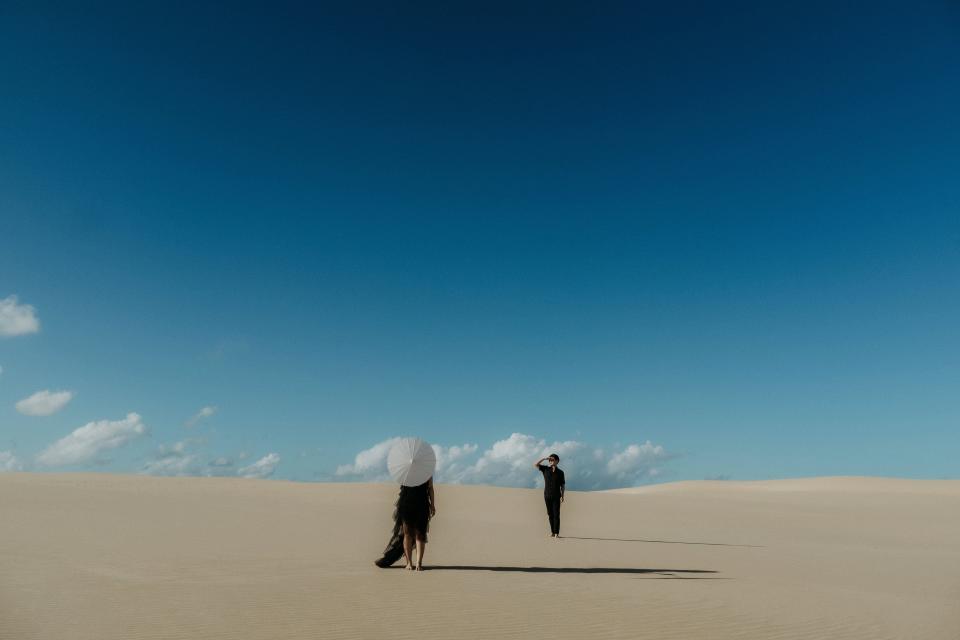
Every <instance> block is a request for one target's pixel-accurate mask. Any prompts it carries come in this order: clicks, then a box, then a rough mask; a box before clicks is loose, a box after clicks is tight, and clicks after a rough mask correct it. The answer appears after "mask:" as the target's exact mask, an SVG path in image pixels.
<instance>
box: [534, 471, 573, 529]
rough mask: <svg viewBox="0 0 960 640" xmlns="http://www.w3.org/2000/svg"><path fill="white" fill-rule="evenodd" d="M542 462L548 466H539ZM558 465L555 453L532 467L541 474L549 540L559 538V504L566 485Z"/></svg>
mask: <svg viewBox="0 0 960 640" xmlns="http://www.w3.org/2000/svg"><path fill="white" fill-rule="evenodd" d="M544 461H546V462H547V465H549V466H547V465H543V464H540V463H541V462H544ZM558 464H560V456H558V455H557V454H555V453H551V454H550V455H549V456H548V457H546V458H540V459H539V460H537V461H536V462H534V463H533V466H534V467H536V468H537V470H539V471H540V473H542V474H543V501H544V502H545V503H546V504H547V517H548V518H549V519H550V537H551V538H559V537H560V503H562V502H563V493H564V490H565V489H566V485H567V482H566V480H565V479H564V477H563V469H561V468H560V467H558V466H557V465H558Z"/></svg>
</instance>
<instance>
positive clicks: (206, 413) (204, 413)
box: [186, 406, 217, 427]
mask: <svg viewBox="0 0 960 640" xmlns="http://www.w3.org/2000/svg"><path fill="white" fill-rule="evenodd" d="M216 412H217V407H214V406H209V407H204V408H203V409H200V411H197V412H196V413H195V414H193V416H192V417H191V418H190V419H189V420H187V422H186V425H187V426H188V427H192V426H193V425H195V424H197V423H198V422H200V421H201V420H203V419H204V418H209V417H210V416H212V415H213V414H215V413H216Z"/></svg>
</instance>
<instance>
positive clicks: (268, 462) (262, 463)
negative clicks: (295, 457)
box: [237, 453, 280, 478]
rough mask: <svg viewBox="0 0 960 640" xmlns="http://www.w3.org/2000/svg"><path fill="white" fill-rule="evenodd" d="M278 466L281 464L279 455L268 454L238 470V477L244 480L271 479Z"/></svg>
mask: <svg viewBox="0 0 960 640" xmlns="http://www.w3.org/2000/svg"><path fill="white" fill-rule="evenodd" d="M278 464H280V456H279V454H276V453H268V454H267V455H265V456H263V457H262V458H260V459H259V460H257V461H256V462H254V463H253V464H250V465H247V466H246V467H240V468H239V469H237V475H238V476H242V477H244V478H269V477H270V476H272V475H273V472H274V471H275V470H276V468H277V465H278Z"/></svg>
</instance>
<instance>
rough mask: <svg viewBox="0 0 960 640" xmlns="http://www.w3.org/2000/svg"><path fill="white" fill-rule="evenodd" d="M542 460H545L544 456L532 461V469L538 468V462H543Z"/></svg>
mask: <svg viewBox="0 0 960 640" xmlns="http://www.w3.org/2000/svg"><path fill="white" fill-rule="evenodd" d="M544 460H546V458H540V459H539V460H537V461H536V462H534V463H533V468H534V469H539V468H540V463H541V462H543V461H544Z"/></svg>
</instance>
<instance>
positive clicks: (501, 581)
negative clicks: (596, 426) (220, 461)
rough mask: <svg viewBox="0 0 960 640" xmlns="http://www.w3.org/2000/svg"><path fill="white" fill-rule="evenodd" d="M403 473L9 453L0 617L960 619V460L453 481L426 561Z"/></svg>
mask: <svg viewBox="0 0 960 640" xmlns="http://www.w3.org/2000/svg"><path fill="white" fill-rule="evenodd" d="M395 494H396V489H395V488H394V487H391V486H387V485H359V484H298V483H289V482H279V481H256V480H240V479H216V478H203V479H200V478H152V477H142V476H119V475H101V474H66V475H59V474H57V475H53V474H23V473H18V474H0V506H2V509H3V512H2V518H0V638H2V639H3V640H7V639H9V640H33V639H37V640H58V639H61V638H63V639H66V638H69V639H91V640H111V639H117V640H137V639H146V638H150V639H161V638H163V639H165V640H177V639H184V640H186V639H190V640H193V639H206V638H224V639H226V638H231V639H254V638H256V639H268V638H269V639H271V640H274V639H278V638H443V639H446V638H466V639H472V638H477V639H479V638H484V639H487V638H520V637H529V636H530V635H531V634H532V633H538V634H539V633H547V632H552V633H553V634H554V636H555V637H558V638H584V639H586V638H596V639H598V640H599V639H604V638H684V639H689V638H711V639H724V638H764V639H766V638H804V639H810V638H837V639H841V638H864V639H870V640H875V639H880V638H904V639H906V638H909V639H928V638H929V639H934V638H936V639H944V640H947V639H949V640H957V638H960V482H952V481H942V482H941V481H907V480H889V479H873V478H815V479H804V480H786V481H776V482H762V483H740V482H736V483H735V482H685V483H675V484H667V485H657V486H653V487H645V488H641V489H633V490H625V491H618V492H603V493H576V492H571V493H570V495H569V499H568V501H567V504H566V505H565V510H564V512H563V533H564V535H565V536H566V537H565V538H563V539H561V540H551V539H549V538H547V537H546V517H545V515H544V514H543V513H541V512H542V511H543V502H542V498H541V497H540V495H539V494H538V492H536V491H530V490H519V489H500V488H491V487H465V486H440V487H438V491H437V499H438V507H439V512H438V516H437V519H436V520H435V521H434V527H433V530H432V541H431V544H430V545H429V547H428V554H427V557H426V562H425V564H426V565H427V566H428V567H431V568H432V569H431V570H430V571H427V572H424V573H422V574H414V573H410V572H407V571H404V570H402V569H388V570H380V569H377V568H375V567H374V566H373V565H372V562H371V561H372V560H373V559H374V557H376V556H377V554H378V553H379V552H380V551H381V549H382V547H383V545H384V543H385V542H386V537H387V532H388V530H389V528H390V515H391V509H392V502H393V499H394V496H395Z"/></svg>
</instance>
